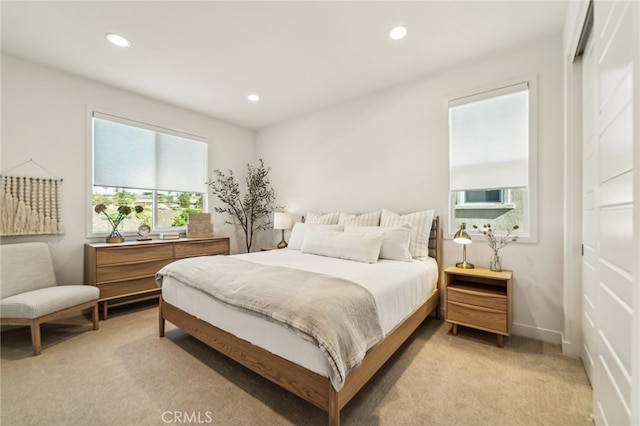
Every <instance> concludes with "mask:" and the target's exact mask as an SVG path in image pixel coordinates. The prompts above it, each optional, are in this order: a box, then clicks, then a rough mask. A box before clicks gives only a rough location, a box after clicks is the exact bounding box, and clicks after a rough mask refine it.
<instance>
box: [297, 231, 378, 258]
mask: <svg viewBox="0 0 640 426" xmlns="http://www.w3.org/2000/svg"><path fill="white" fill-rule="evenodd" d="M382 237H383V234H382V233H377V234H359V233H356V232H349V233H346V232H340V231H327V230H324V229H312V230H309V232H307V235H306V236H305V237H304V241H303V242H302V248H301V249H300V251H301V252H302V253H310V254H318V255H320V256H328V257H337V258H338V259H346V260H355V261H356V262H364V263H376V262H377V261H378V256H379V255H380V247H381V246H382Z"/></svg>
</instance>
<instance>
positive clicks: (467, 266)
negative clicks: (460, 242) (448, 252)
mask: <svg viewBox="0 0 640 426" xmlns="http://www.w3.org/2000/svg"><path fill="white" fill-rule="evenodd" d="M456 268H461V269H473V268H475V266H474V264H473V263H469V262H467V261H466V260H463V261H462V262H458V263H456Z"/></svg>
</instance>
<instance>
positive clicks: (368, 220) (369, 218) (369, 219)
mask: <svg viewBox="0 0 640 426" xmlns="http://www.w3.org/2000/svg"><path fill="white" fill-rule="evenodd" d="M381 213H382V212H381V211H380V210H378V211H377V212H371V213H365V214H361V215H359V216H358V215H355V214H348V213H342V212H341V213H340V216H338V223H339V224H341V225H346V224H347V223H349V224H352V225H359V226H378V225H380V214H381Z"/></svg>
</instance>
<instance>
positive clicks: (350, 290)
mask: <svg viewBox="0 0 640 426" xmlns="http://www.w3.org/2000/svg"><path fill="white" fill-rule="evenodd" d="M165 276H169V277H172V278H175V279H177V280H178V281H180V282H182V283H184V284H186V285H188V286H190V287H193V288H196V289H198V290H201V291H203V292H206V293H208V294H210V295H211V296H213V297H214V298H216V299H217V300H219V301H221V302H224V303H226V304H228V305H230V306H232V307H235V308H238V309H240V310H245V311H251V312H254V313H257V314H259V315H260V316H263V317H265V318H267V319H270V320H271V321H275V322H277V323H280V324H282V325H285V326H286V327H288V328H289V329H290V330H293V331H294V332H295V333H296V334H297V335H299V336H301V337H303V338H304V339H307V340H310V341H312V342H314V343H316V344H317V345H318V346H319V347H320V349H321V350H322V352H323V353H324V355H325V356H326V357H327V360H328V362H329V365H330V366H331V371H330V374H329V376H330V377H329V378H330V379H331V383H332V384H333V386H334V388H335V389H336V390H340V389H341V388H342V386H343V385H344V380H345V377H346V375H347V373H348V372H349V370H351V369H352V368H354V367H357V366H358V365H360V363H361V362H362V359H363V358H364V356H365V354H366V352H367V350H368V349H369V348H371V347H372V346H373V345H375V344H376V343H377V342H379V341H380V340H381V339H382V337H383V333H382V328H381V326H380V321H379V319H378V311H377V307H376V303H375V300H374V298H373V295H372V294H371V293H370V292H369V291H368V290H367V289H365V288H364V287H362V286H360V285H358V284H356V283H354V282H352V281H349V280H345V279H342V278H338V277H334V276H330V275H324V274H317V273H313V272H307V271H301V270H297V269H292V268H286V267H280V266H267V265H260V264H256V263H252V262H248V261H245V260H240V259H236V258H233V257H229V256H205V257H195V258H188V259H182V260H178V261H176V262H173V263H171V264H169V265H167V266H165V267H164V268H162V269H161V270H160V271H159V272H158V273H157V274H156V282H157V283H158V286H159V287H162V279H163V277H165Z"/></svg>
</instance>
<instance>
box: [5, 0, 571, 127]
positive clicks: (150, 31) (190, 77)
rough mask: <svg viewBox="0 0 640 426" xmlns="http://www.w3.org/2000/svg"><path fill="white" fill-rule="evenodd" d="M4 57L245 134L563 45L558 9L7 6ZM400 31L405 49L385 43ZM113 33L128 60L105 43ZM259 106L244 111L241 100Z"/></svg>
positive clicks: (521, 4) (480, 5)
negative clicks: (516, 52)
mask: <svg viewBox="0 0 640 426" xmlns="http://www.w3.org/2000/svg"><path fill="white" fill-rule="evenodd" d="M1 7H2V10H1V14H2V52H3V54H8V55H11V56H16V57H20V58H23V59H26V60H29V61H33V62H36V63H40V64H44V65H47V66H50V67H53V68H58V69H61V70H64V71H67V72H69V73H73V74H77V75H80V76H84V77H86V78H89V79H93V80H97V81H100V82H104V83H107V84H110V85H113V86H117V87H121V88H123V89H126V90H130V91H133V92H136V93H140V94H142V95H146V96H149V97H152V98H154V99H158V100H161V101H164V102H168V103H171V104H174V105H178V106H180V107H183V108H187V109H190V110H193V111H197V112H200V113H203V114H206V115H209V116H212V117H216V118H218V119H222V120H225V121H228V122H230V123H234V124H237V125H239V126H242V127H245V128H249V129H254V130H256V129H260V128H264V127H266V126H269V125H271V124H274V123H277V122H279V121H283V120H286V119H289V118H292V117H295V116H298V115H302V114H305V113H308V112H311V111H314V110H318V109H321V108H324V107H327V106H329V105H333V104H336V103H339V102H342V101H344V100H347V99H351V98H355V97H358V96H362V95H365V94H368V93H371V92H374V91H377V90H381V89H384V88H387V87H391V86H394V85H397V84H400V83H402V82H405V81H409V80H412V79H417V78H421V77H425V76H427V75H429V74H432V73H435V72H439V71H442V70H443V69H446V68H448V67H452V66H455V65H456V64H460V63H463V62H466V61H471V60H473V59H475V58H478V57H482V56H486V55H495V54H499V53H500V52H502V51H506V50H510V49H514V48H516V47H517V46H521V45H523V44H527V43H529V42H532V41H534V40H536V39H539V38H542V37H547V36H550V35H551V34H557V35H559V34H560V33H561V31H562V26H563V23H564V15H565V12H566V8H567V3H566V2H564V1H498V2H485V1H441V2H437V1H422V2H420V1H418V2H401V1H390V2H380V1H354V2H346V1H333V2H325V1H318V2H310V1H295V2H294V1H289V2H285V1H282V2H271V1H258V2H242V1H235V2H232V1H228V2H216V1H195V2H190V1H171V2H167V1H137V2H129V1H125V2H122V1H109V2H96V1H82V2H56V1H43V2H32V1H16V2H12V1H6V0H3V1H2V3H1ZM396 25H404V26H406V27H407V28H408V30H409V33H408V35H407V37H406V38H404V39H402V40H392V39H390V38H389V36H388V33H389V31H390V30H391V29H392V28H393V27H394V26H396ZM108 32H116V33H119V34H122V35H124V36H126V37H127V38H128V39H129V40H131V42H132V45H131V47H129V48H118V47H116V46H113V45H112V44H110V43H108V42H107V41H106V39H105V34H106V33H108ZM250 93H257V94H258V95H259V96H260V97H261V100H260V101H259V102H251V101H249V100H247V95H248V94H250Z"/></svg>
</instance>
